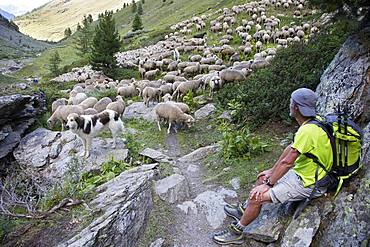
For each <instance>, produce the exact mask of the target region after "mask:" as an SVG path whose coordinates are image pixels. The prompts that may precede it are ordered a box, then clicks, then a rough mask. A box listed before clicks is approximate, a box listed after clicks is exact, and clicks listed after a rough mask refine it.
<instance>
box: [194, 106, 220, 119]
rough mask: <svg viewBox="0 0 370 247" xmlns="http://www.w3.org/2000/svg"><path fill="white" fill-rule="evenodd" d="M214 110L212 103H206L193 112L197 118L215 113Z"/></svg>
mask: <svg viewBox="0 0 370 247" xmlns="http://www.w3.org/2000/svg"><path fill="white" fill-rule="evenodd" d="M215 111H216V107H215V105H214V104H207V105H205V106H203V107H202V108H200V109H199V110H197V111H196V112H195V113H194V117H195V119H198V120H201V119H205V118H208V117H209V116H211V115H212V114H213V113H215Z"/></svg>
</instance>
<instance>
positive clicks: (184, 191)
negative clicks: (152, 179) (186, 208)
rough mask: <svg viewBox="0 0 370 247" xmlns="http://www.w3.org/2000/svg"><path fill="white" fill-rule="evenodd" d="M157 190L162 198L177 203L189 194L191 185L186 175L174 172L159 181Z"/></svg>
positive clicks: (156, 186) (156, 184)
mask: <svg viewBox="0 0 370 247" xmlns="http://www.w3.org/2000/svg"><path fill="white" fill-rule="evenodd" d="M155 191H156V193H157V195H158V196H159V197H160V198H161V199H162V200H164V201H166V202H169V203H176V202H180V201H183V200H184V199H185V198H187V197H188V196H189V185H188V182H187V181H186V178H185V177H184V176H182V175H179V174H173V175H171V176H169V177H166V178H164V179H161V180H159V181H157V182H156V183H155Z"/></svg>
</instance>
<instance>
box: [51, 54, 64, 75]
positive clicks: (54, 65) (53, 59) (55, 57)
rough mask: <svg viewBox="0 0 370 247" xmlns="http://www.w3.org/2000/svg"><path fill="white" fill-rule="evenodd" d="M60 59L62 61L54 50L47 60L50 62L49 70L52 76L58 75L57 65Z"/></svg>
mask: <svg viewBox="0 0 370 247" xmlns="http://www.w3.org/2000/svg"><path fill="white" fill-rule="evenodd" d="M61 61H62V59H61V58H60V56H59V52H58V51H55V52H54V53H53V54H52V55H51V57H50V59H49V62H50V65H49V70H50V72H51V74H52V75H53V76H58V75H59V73H60V70H59V65H60V62H61Z"/></svg>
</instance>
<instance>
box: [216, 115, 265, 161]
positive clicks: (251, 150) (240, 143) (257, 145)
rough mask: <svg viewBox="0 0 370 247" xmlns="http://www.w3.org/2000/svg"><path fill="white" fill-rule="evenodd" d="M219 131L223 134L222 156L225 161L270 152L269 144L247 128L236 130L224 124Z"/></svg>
mask: <svg viewBox="0 0 370 247" xmlns="http://www.w3.org/2000/svg"><path fill="white" fill-rule="evenodd" d="M219 130H220V132H221V133H222V139H221V155H222V157H223V158H224V160H229V159H232V158H240V157H243V158H246V157H247V158H250V157H251V156H252V155H258V154H261V153H264V152H266V151H268V148H269V144H268V143H267V142H264V141H262V140H261V138H260V137H258V136H256V135H253V134H252V133H251V132H250V130H249V129H248V128H247V127H246V126H244V127H242V128H241V129H235V127H234V126H232V125H230V124H229V123H226V122H223V123H222V124H221V125H220V127H219Z"/></svg>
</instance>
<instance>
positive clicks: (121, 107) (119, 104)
mask: <svg viewBox="0 0 370 247" xmlns="http://www.w3.org/2000/svg"><path fill="white" fill-rule="evenodd" d="M125 108H126V106H125V102H124V101H123V99H122V96H119V95H118V96H117V97H116V101H115V102H112V103H109V104H108V105H107V107H106V110H113V111H115V112H117V113H118V115H119V117H122V115H123V112H124V111H125Z"/></svg>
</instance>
